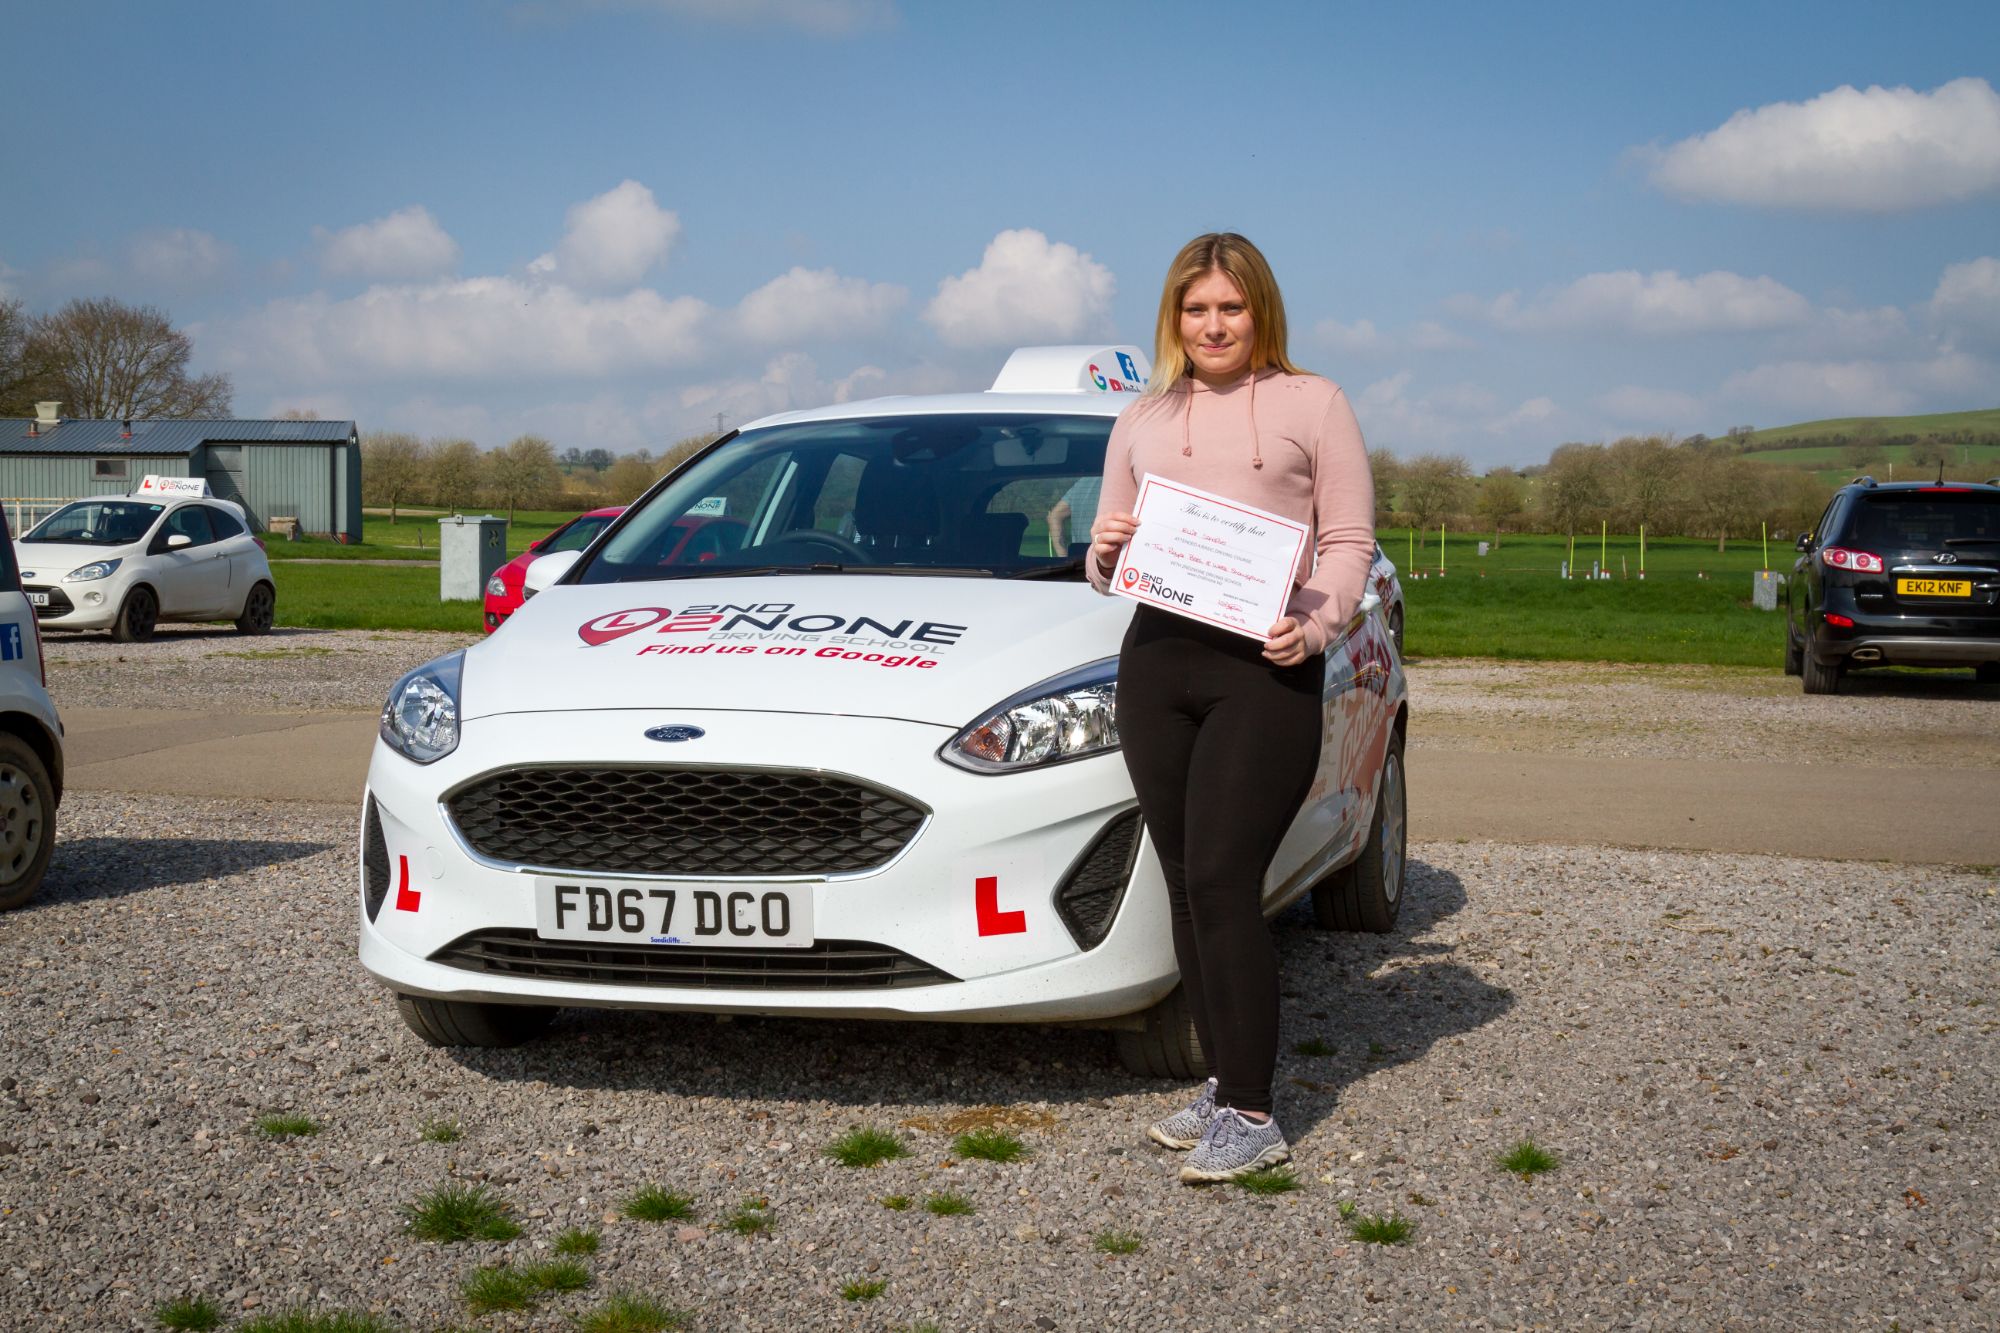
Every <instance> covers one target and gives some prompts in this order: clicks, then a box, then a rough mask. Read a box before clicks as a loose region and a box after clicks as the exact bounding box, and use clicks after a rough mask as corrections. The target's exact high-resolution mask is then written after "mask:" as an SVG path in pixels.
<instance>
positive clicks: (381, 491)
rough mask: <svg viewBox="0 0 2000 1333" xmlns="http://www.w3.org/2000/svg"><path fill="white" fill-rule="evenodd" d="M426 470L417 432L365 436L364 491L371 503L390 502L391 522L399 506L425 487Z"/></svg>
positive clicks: (363, 447) (363, 493)
mask: <svg viewBox="0 0 2000 1333" xmlns="http://www.w3.org/2000/svg"><path fill="white" fill-rule="evenodd" d="M425 470H426V469H425V467H424V454H423V446H422V445H420V444H418V443H417V437H416V436H414V435H404V434H402V433H400V432H397V431H378V432H373V433H371V434H368V435H364V436H362V438H361V495H362V498H363V499H364V500H365V501H366V502H367V503H369V504H373V505H387V506H389V522H391V523H394V522H395V521H396V518H397V514H396V507H397V506H398V505H400V504H402V503H403V502H404V501H405V500H408V499H409V498H410V497H411V496H413V495H415V494H416V493H417V492H418V491H419V490H421V489H422V487H423V483H424V472H425Z"/></svg>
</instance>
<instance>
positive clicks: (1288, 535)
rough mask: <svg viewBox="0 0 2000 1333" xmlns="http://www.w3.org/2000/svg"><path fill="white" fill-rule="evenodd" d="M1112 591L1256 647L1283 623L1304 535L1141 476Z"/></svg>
mask: <svg viewBox="0 0 2000 1333" xmlns="http://www.w3.org/2000/svg"><path fill="white" fill-rule="evenodd" d="M1133 512H1134V514H1135V515H1136V516H1137V517H1138V519H1139V530H1138V531H1137V532H1136V533H1134V534H1133V536H1132V540H1131V541H1129V542H1127V543H1125V548H1124V550H1123V551H1122V552H1121V553H1120V554H1119V557H1118V567H1117V569H1115V570H1113V571H1112V575H1111V590H1112V591H1113V592H1115V593H1119V594H1121V595H1123V596H1126V597H1130V598H1132V599H1133V600H1134V601H1137V602H1144V603H1145V604H1146V605H1147V606H1156V607H1158V608H1159V609H1160V610H1162V611H1172V612H1174V613H1175V614H1176V615H1183V616H1188V617H1190V618H1191V619H1194V620H1199V621H1203V622H1204V623H1206V624H1210V625H1217V626H1220V627H1221V628H1223V629H1227V630H1234V631H1235V632H1236V633H1238V634H1246V635H1248V636H1249V637H1251V638H1253V639H1256V640H1257V641H1259V642H1260V643H1261V642H1262V641H1263V640H1264V639H1266V638H1268V637H1269V636H1270V630H1271V626H1272V625H1274V624H1276V623H1277V622H1278V621H1279V620H1280V619H1282V618H1283V617H1284V614H1285V606H1286V604H1287V603H1288V602H1290V601H1291V597H1292V578H1293V574H1294V571H1296V570H1297V569H1298V567H1299V555H1300V553H1301V552H1303V551H1304V550H1305V548H1306V541H1307V536H1308V534H1307V532H1306V526H1305V524H1303V523H1299V522H1295V521H1294V520H1292V519H1289V518H1285V517H1283V516H1282V515H1279V514H1273V513H1271V512H1269V511H1268V510H1263V509H1256V508H1253V507H1252V506H1250V505H1246V504H1242V503H1240V502H1238V501H1236V500H1231V499H1229V498H1227V497H1226V496H1221V495H1216V494H1213V493H1212V492H1209V491H1204V490H1199V489H1197V488H1195V487H1193V486H1183V485H1181V484H1180V483H1179V482H1172V481H1166V480H1163V479H1161V478H1159V477H1156V476H1153V475H1152V474H1151V473H1148V474H1147V475H1146V476H1145V477H1144V478H1142V479H1141V480H1140V482H1139V502H1138V503H1137V504H1136V505H1134V506H1133Z"/></svg>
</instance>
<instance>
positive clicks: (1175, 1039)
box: [1115, 986, 1208, 1082]
mask: <svg viewBox="0 0 2000 1333" xmlns="http://www.w3.org/2000/svg"><path fill="white" fill-rule="evenodd" d="M1142 1017H1143V1019H1144V1021H1145V1024H1146V1026H1145V1027H1144V1028H1143V1029H1142V1030H1140V1031H1138V1032H1126V1031H1119V1032H1118V1033H1116V1034H1115V1035H1116V1037H1117V1039H1118V1062H1119V1063H1120V1064H1122V1065H1124V1066H1125V1068H1126V1069H1127V1070H1128V1071H1129V1072H1131V1073H1134V1074H1137V1075H1138V1076H1139V1077H1141V1078H1172V1079H1180V1080H1181V1081H1183V1082H1186V1081H1188V1080H1190V1079H1203V1078H1207V1077H1208V1057H1207V1056H1206V1055H1204V1054H1203V1053H1202V1049H1201V1038H1199V1037H1197V1036H1196V1035H1195V1031H1194V1015H1193V1014H1192V1013H1190V1012H1189V1011H1188V1004H1187V992H1186V991H1184V990H1182V989H1181V988H1180V987H1179V986H1176V987H1174V993H1173V994H1171V995H1169V996H1168V997H1167V998H1166V999H1164V1000H1161V1001H1160V1002H1159V1003H1158V1004H1156V1005H1154V1006H1153V1007H1152V1008H1151V1009H1148V1010H1147V1011H1146V1012H1145V1014H1143V1015H1142Z"/></svg>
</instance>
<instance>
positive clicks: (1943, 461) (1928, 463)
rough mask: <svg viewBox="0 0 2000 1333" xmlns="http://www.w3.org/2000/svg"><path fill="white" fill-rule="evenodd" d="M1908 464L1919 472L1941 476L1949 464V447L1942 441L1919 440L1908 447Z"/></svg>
mask: <svg viewBox="0 0 2000 1333" xmlns="http://www.w3.org/2000/svg"><path fill="white" fill-rule="evenodd" d="M1910 463H1911V465H1912V466H1913V467H1915V468H1917V469H1918V470H1919V471H1921V472H1925V473H1929V474H1931V475H1933V476H1942V475H1943V470H1944V468H1945V467H1947V466H1948V465H1949V464H1950V463H1951V446H1950V445H1948V444H1946V443H1945V442H1944V441H1942V440H1919V441H1917V443H1915V444H1913V445H1911V446H1910Z"/></svg>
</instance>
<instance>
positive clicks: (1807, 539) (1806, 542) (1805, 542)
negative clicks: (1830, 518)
mask: <svg viewBox="0 0 2000 1333" xmlns="http://www.w3.org/2000/svg"><path fill="white" fill-rule="evenodd" d="M1797 545H1798V548H1799V549H1800V550H1801V551H1810V550H1812V534H1811V533H1810V532H1801V533H1800V534H1799V540H1798V542H1797Z"/></svg>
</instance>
